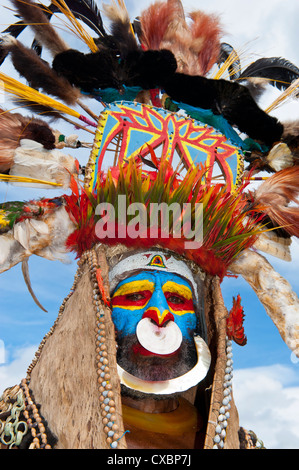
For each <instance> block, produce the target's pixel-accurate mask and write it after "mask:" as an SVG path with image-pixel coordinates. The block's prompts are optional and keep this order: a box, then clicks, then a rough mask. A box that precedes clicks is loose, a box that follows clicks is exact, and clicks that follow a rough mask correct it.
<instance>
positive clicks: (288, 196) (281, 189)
mask: <svg viewBox="0 0 299 470" xmlns="http://www.w3.org/2000/svg"><path fill="white" fill-rule="evenodd" d="M298 181H299V167H298V166H293V167H290V168H286V169H284V170H281V171H279V172H277V173H275V174H274V175H273V176H271V177H270V178H268V179H267V180H266V181H265V182H264V183H262V184H261V185H260V186H259V188H258V189H257V190H256V192H255V201H256V202H257V203H258V204H260V206H261V208H262V210H263V211H264V212H265V213H266V214H267V215H268V216H269V217H270V219H271V220H272V221H273V222H274V223H275V224H277V225H279V226H281V227H283V228H284V230H285V231H286V232H287V233H289V234H290V235H293V236H296V237H299V207H298V204H299V200H298V195H299V184H298ZM290 203H293V204H294V205H292V206H290V205H289V204H290Z"/></svg>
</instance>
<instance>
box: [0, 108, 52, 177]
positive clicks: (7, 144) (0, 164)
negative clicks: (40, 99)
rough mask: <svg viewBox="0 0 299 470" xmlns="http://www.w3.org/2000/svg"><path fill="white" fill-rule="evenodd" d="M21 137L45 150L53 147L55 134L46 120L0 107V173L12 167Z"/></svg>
mask: <svg viewBox="0 0 299 470" xmlns="http://www.w3.org/2000/svg"><path fill="white" fill-rule="evenodd" d="M22 139H30V140H34V141H36V142H39V143H41V144H42V145H43V146H44V148H45V149H47V150H51V149H54V148H55V136H54V134H53V132H52V130H51V128H50V127H49V126H48V124H47V123H46V122H44V121H42V120H41V119H36V118H29V117H24V116H22V115H21V114H19V113H9V112H8V111H6V112H5V111H3V110H2V109H0V172H1V173H6V172H8V171H9V169H10V168H11V167H12V165H13V162H14V153H15V150H16V149H17V148H18V147H19V146H20V140H22Z"/></svg>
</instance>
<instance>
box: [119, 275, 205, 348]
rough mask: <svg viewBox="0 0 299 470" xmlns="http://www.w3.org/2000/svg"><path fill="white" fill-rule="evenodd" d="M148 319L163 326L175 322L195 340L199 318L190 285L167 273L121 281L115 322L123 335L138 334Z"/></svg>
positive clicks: (186, 334)
mask: <svg viewBox="0 0 299 470" xmlns="http://www.w3.org/2000/svg"><path fill="white" fill-rule="evenodd" d="M144 317H149V318H151V319H152V320H154V321H155V322H156V323H157V324H158V325H159V326H161V327H162V326H163V323H165V322H166V321H168V320H172V321H174V322H175V323H176V324H177V325H178V326H179V328H180V330H181V332H182V335H183V337H184V338H185V339H190V340H191V339H192V337H193V332H194V331H195V329H196V324H197V319H196V314H195V311H194V305H193V295H192V289H191V287H190V284H189V283H188V282H187V281H186V280H185V279H183V278H182V277H180V276H178V275H176V274H172V273H167V272H164V271H143V272H141V273H139V274H137V275H135V276H131V277H129V278H127V279H125V280H124V281H121V282H120V283H119V284H118V286H117V287H116V289H115V291H114V294H113V296H112V320H113V323H114V325H115V328H116V330H117V332H118V334H119V336H120V337H124V336H126V335H128V334H135V333H136V327H137V324H138V323H139V321H140V320H141V319H142V318H144Z"/></svg>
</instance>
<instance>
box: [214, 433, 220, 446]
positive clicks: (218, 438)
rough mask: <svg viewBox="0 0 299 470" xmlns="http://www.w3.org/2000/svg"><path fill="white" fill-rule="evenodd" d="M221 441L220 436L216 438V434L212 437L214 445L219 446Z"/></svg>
mask: <svg viewBox="0 0 299 470" xmlns="http://www.w3.org/2000/svg"><path fill="white" fill-rule="evenodd" d="M220 441H221V439H220V436H218V434H217V435H216V436H215V437H214V442H215V444H219V442H220Z"/></svg>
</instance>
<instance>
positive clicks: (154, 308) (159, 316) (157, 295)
mask: <svg viewBox="0 0 299 470" xmlns="http://www.w3.org/2000/svg"><path fill="white" fill-rule="evenodd" d="M142 318H151V319H152V320H153V321H154V322H155V323H156V324H157V325H158V326H160V327H162V326H163V325H164V324H165V323H166V322H167V321H168V320H172V321H174V316H173V315H172V313H170V311H169V308H168V304H167V302H166V299H165V295H164V293H163V291H162V286H161V283H160V282H159V279H156V285H155V289H154V292H153V295H152V296H151V298H150V301H149V303H148V305H147V309H146V311H145V312H144V314H143V315H142Z"/></svg>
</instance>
